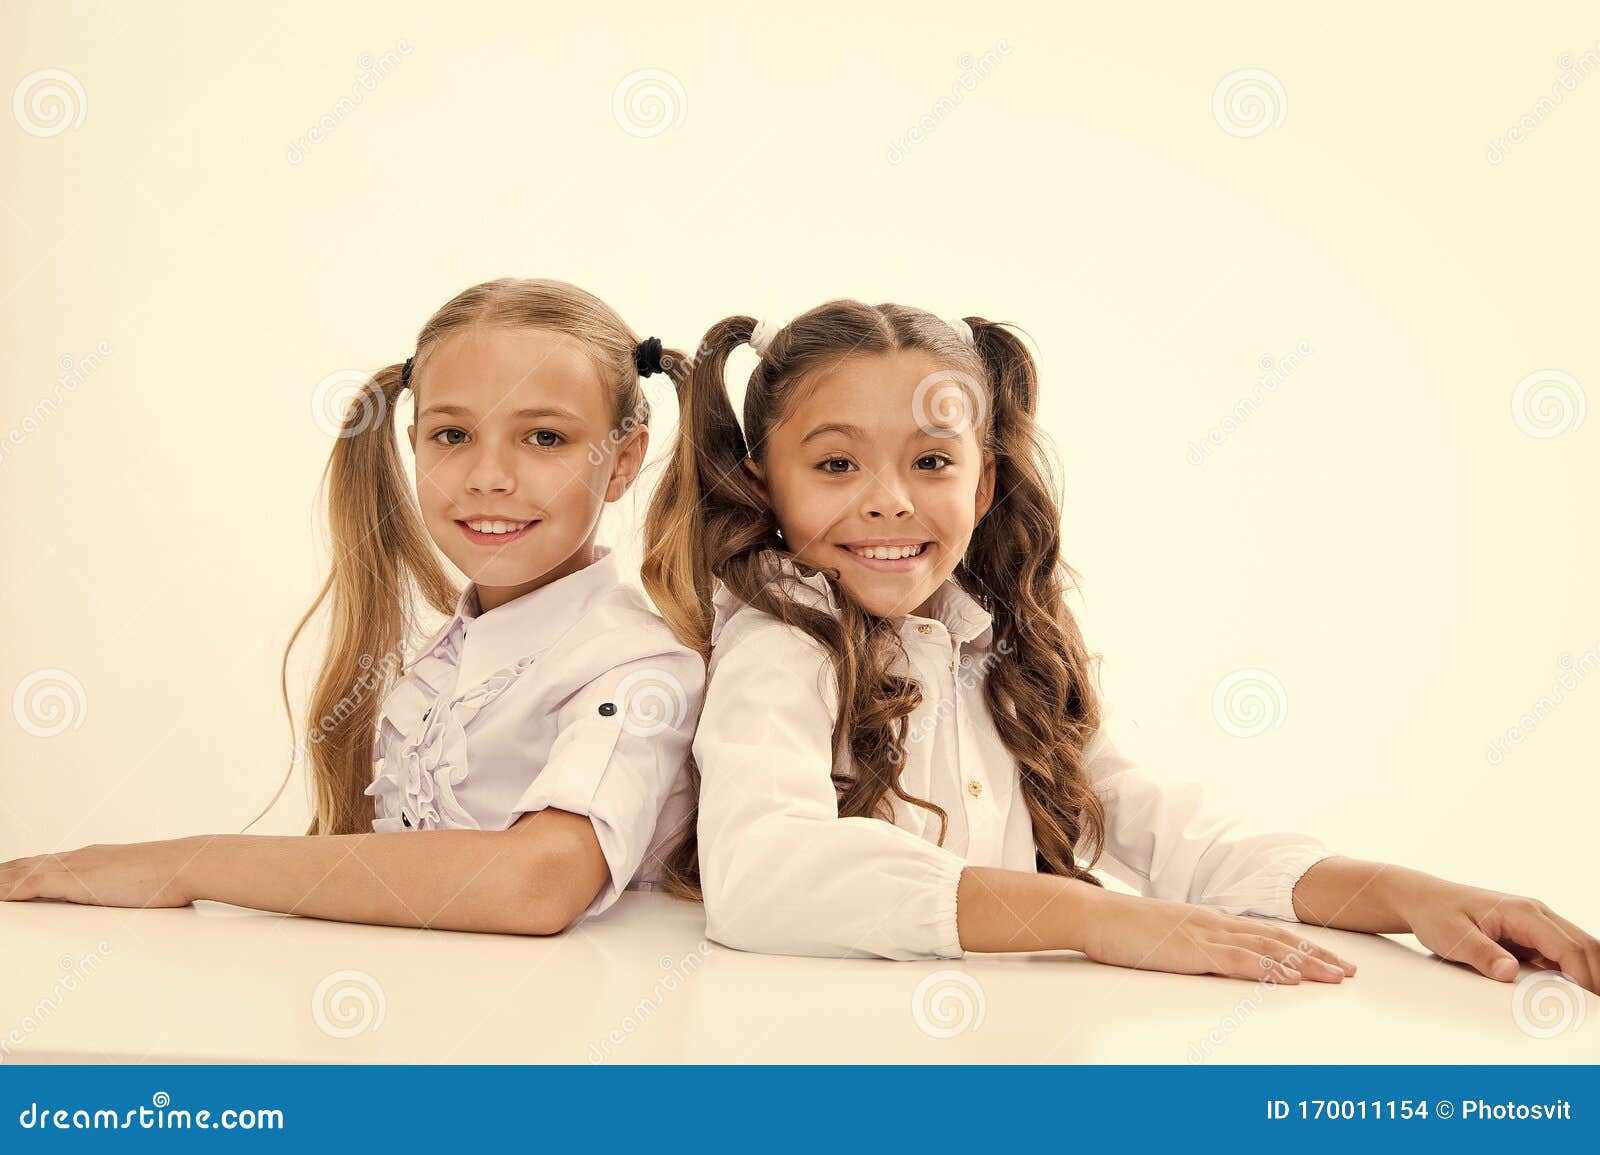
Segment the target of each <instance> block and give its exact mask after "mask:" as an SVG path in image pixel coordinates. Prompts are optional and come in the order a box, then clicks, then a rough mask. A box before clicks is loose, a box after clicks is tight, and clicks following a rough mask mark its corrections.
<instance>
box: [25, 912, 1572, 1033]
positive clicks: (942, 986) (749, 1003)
mask: <svg viewBox="0 0 1600 1155" xmlns="http://www.w3.org/2000/svg"><path fill="white" fill-rule="evenodd" d="M703 926H704V924H703V919H702V916H701V912H700V908H699V907H696V906H692V905H689V904H685V903H680V902H677V901H675V900H673V899H670V898H667V897H666V896H664V895H656V894H640V893H633V892H630V893H628V894H625V895H624V896H623V898H622V900H621V902H620V903H618V905H617V906H616V907H614V908H613V909H612V910H611V911H610V912H608V913H607V915H605V916H604V917H603V918H602V919H600V920H599V921H598V922H595V923H590V924H587V925H584V926H581V927H580V928H578V929H576V930H574V931H570V932H568V933H566V934H564V935H560V936H558V937H555V938H547V939H539V938H518V937H514V936H504V935H478V934H465V933H455V932H450V931H419V930H407V929H402V928H394V927H369V926H353V925H346V924H341V923H333V922H323V921H319V920H316V919H304V918H292V917H284V916H280V915H275V914H262V913H258V912H255V911H248V910H241V909H239V908H235V907H229V906H223V905H219V904H216V903H209V902H208V903H199V904H197V905H196V906H194V907H191V908H184V909H178V910H147V911H146V910H114V909H101V908H95V907H80V906H72V905H68V904H62V903H14V902H3V903H0V1043H4V1045H6V1046H8V1047H9V1050H6V1051H0V1055H3V1057H4V1059H5V1061H8V1062H30V1061H32V1062H62V1061H68V1062H99V1061H114V1062H132V1063H139V1062H190V1061H225V1062H252V1061H291V1062H296V1061H302V1062H364V1063H411V1062H425V1063H465V1062H490V1063H500V1062H557V1063H589V1062H594V1061H597V1060H599V1061H606V1062H629V1063H632V1062H685V1061H686V1062H697V1063H698V1062H879V1061H892V1062H913V1063H921V1062H965V1063H988V1062H1034V1061H1043V1062H1063V1063H1071V1062H1140V1063H1142V1062H1158V1063H1185V1062H1189V1061H1192V1060H1193V1059H1195V1058H1199V1059H1200V1061H1204V1062H1212V1063H1242V1062H1249V1063H1263V1062H1294V1063H1316V1062H1334V1063H1345V1062H1379V1063H1408V1062H1423V1063H1427V1062H1444V1063H1477V1062H1508V1063H1545V1062H1563V1063H1574V1062H1575V1063H1594V1062H1597V1061H1600V999H1597V998H1596V997H1595V996H1593V995H1589V994H1585V993H1583V992H1581V991H1577V988H1576V987H1575V985H1568V989H1569V990H1570V991H1576V992H1577V994H1578V995H1581V998H1582V1003H1583V1008H1582V1013H1583V1016H1584V1018H1583V1022H1582V1024H1581V1025H1579V1026H1577V1027H1576V1028H1573V1027H1569V1028H1567V1029H1565V1030H1563V1031H1562V1032H1561V1033H1559V1034H1556V1035H1554V1036H1552V1037H1548V1038H1540V1037H1535V1036H1534V1035H1531V1034H1529V1033H1528V1032H1526V1031H1525V1030H1524V1029H1523V1028H1522V1027H1521V1026H1519V1024H1518V1023H1517V1021H1516V1019H1515V1017H1514V1015H1513V1011H1512V999H1513V987H1512V986H1510V985H1507V984H1502V983H1496V982H1492V981H1490V980H1488V979H1484V978H1481V977H1478V976H1476V975H1474V974H1472V973H1470V972H1468V971H1466V970H1464V969H1462V968H1460V967H1459V966H1457V965H1455V964H1450V963H1443V962H1440V961H1439V960H1437V959H1434V958H1432V957H1431V956H1430V955H1428V954H1427V953H1426V952H1424V951H1423V950H1422V949H1421V948H1420V947H1419V946H1418V945H1417V944H1416V942H1415V940H1414V939H1412V938H1411V937H1410V936H1404V937H1398V938H1385V937H1381V936H1375V935H1363V934H1352V933H1349V932H1345V931H1332V930H1326V929H1321V928H1314V927H1313V928H1306V930H1307V933H1309V934H1310V935H1311V936H1313V937H1314V938H1315V939H1317V940H1318V941H1320V942H1323V943H1326V944H1327V945H1329V946H1331V947H1333V948H1334V949H1335V950H1337V951H1339V952H1340V953H1342V954H1344V955H1345V956H1346V957H1348V958H1350V959H1352V960H1354V961H1355V962H1356V963H1357V964H1359V967H1360V973H1359V974H1358V975H1357V977H1355V978H1354V979H1349V980H1346V981H1345V982H1344V983H1343V984H1341V985H1339V986H1328V985H1324V984H1321V983H1312V982H1306V983H1303V984H1301V985H1300V986H1298V987H1279V988H1276V989H1271V988H1267V987H1264V986H1260V985H1257V984H1252V983H1249V982H1244V981H1241V980H1229V979H1223V978H1217V977H1210V976H1202V977H1191V976H1181V975H1168V974H1160V973H1156V972H1149V971H1133V970H1127V969H1123V968H1118V967H1109V966H1101V965H1099V964H1096V963H1091V962H1089V961H1088V960H1086V959H1084V958H1083V957H1082V956H1080V955H1075V954H1067V953H1056V954H1037V955H1010V956H1005V955H969V956H968V957H967V958H966V959H964V960H961V961H957V962H945V963H909V962H887V961H882V960H876V959H860V960H857V959H850V960H830V959H802V958H780V957H769V956H761V955H751V954H744V953H741V952H738V951H732V950H728V949H726V948H724V947H721V946H716V945H714V944H709V943H706V942H705V940H704V939H703V937H702V931H703ZM100 944H104V945H103V947H102V946H101V945H100ZM338 972H355V973H354V974H353V975H352V976H351V977H350V978H349V979H348V980H347V981H343V980H339V979H338V978H335V979H334V980H333V986H334V987H335V988H338V987H341V986H342V987H343V989H344V990H345V992H346V995H348V996H352V997H343V996H341V995H340V994H339V993H337V990H335V991H334V993H330V994H328V995H325V996H324V997H323V998H322V999H321V1000H320V1003H319V1005H318V1006H317V1008H316V1009H314V1005H313V1000H314V996H315V994H316V992H317V990H318V987H319V984H323V983H324V982H325V980H328V979H329V976H336V975H337V973H338ZM939 972H946V973H944V974H942V975H940V977H939V978H938V979H936V980H931V981H933V982H934V983H935V984H936V986H935V988H934V991H933V994H932V995H931V998H930V1000H925V1002H927V1003H928V1005H929V1009H928V1010H927V1011H925V1012H924V1013H923V1014H922V1016H921V1017H922V1020H923V1022H924V1023H925V1024H926V1025H927V1026H928V1027H929V1028H930V1029H931V1033H930V1030H925V1029H923V1026H922V1025H919V1022H918V1015H917V1013H915V1012H914V1010H913V999H914V997H915V995H916V992H917V990H918V986H919V984H921V983H923V982H924V980H929V978H930V976H934V975H936V974H939ZM949 972H954V973H955V975H956V976H964V977H952V975H951V974H950V973H949ZM1525 973H1531V972H1527V971H1525ZM964 984H965V985H964ZM972 984H975V986H974V985H972ZM1567 997H1568V998H1569V999H1571V996H1567ZM380 998H381V1010H382V1018H381V1021H379V1020H378V1018H377V1008H378V1003H379V1000H380ZM980 1000H981V1004H982V1010H983V1018H982V1022H981V1023H978V1024H977V1025H975V1026H971V1027H969V1028H968V1029H966V1030H962V1031H959V1032H958V1033H954V1034H950V1035H949V1036H948V1037H940V1030H941V1026H942V1025H943V1024H946V1023H948V1024H950V1026H959V1020H960V1017H961V1012H962V1010H963V1008H964V1009H965V1010H967V1011H969V1012H971V1011H975V1010H976V1008H977V1006H978V1003H979V1002H980ZM52 1004H53V1005H52ZM941 1007H943V1008H944V1010H945V1012H947V1013H951V1014H953V1016H954V1020H955V1021H954V1022H952V1021H951V1020H950V1019H943V1018H941V1012H940V1008H941ZM1576 1011H1577V1007H1576V1002H1575V1000H1573V1001H1570V1002H1569V1004H1568V1006H1567V1007H1566V1008H1565V1013H1566V1014H1567V1015H1568V1016H1569V1017H1570V1016H1571V1015H1573V1014H1575V1013H1576ZM968 1017H969V1018H970V1017H972V1016H971V1015H970V1014H969V1016H968ZM944 1029H946V1030H948V1029H950V1027H949V1026H946V1027H944ZM11 1031H16V1032H17V1037H16V1038H13V1039H8V1038H7V1033H8V1032H11ZM613 1031H616V1032H617V1034H616V1035H615V1036H612V1035H611V1032H613ZM1213 1032H1215V1033H1214V1034H1213ZM1208 1035H1210V1036H1211V1037H1212V1039H1214V1040H1215V1041H1213V1042H1209V1043H1208V1042H1204V1040H1206V1039H1207V1036H1208ZM608 1036H610V1038H608ZM615 1040H620V1041H615Z"/></svg>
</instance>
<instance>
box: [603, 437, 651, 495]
mask: <svg viewBox="0 0 1600 1155" xmlns="http://www.w3.org/2000/svg"><path fill="white" fill-rule="evenodd" d="M649 449H650V430H649V428H648V427H647V426H644V425H641V426H639V428H638V429H636V430H635V431H634V432H633V435H632V436H631V437H629V438H628V439H627V440H626V441H624V442H623V443H622V444H621V445H620V446H618V447H617V452H616V454H615V456H614V457H613V459H612V460H613V462H614V464H613V465H612V466H611V477H610V479H609V480H608V481H607V482H606V500H607V501H616V500H617V499H618V498H620V497H621V496H622V495H623V494H624V493H627V492H628V490H629V489H630V488H631V487H632V486H633V483H634V481H635V480H636V479H637V478H638V476H639V471H640V470H641V469H643V468H644V458H645V454H646V453H647V452H648V451H649Z"/></svg>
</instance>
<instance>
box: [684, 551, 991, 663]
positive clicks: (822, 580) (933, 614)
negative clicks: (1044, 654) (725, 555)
mask: <svg viewBox="0 0 1600 1155" xmlns="http://www.w3.org/2000/svg"><path fill="white" fill-rule="evenodd" d="M759 564H760V567H761V570H762V572H764V573H765V574H766V575H767V581H768V582H769V583H770V582H772V581H773V580H775V579H777V578H778V577H779V575H782V576H783V578H784V580H785V588H786V589H787V590H788V592H789V594H790V596H792V597H793V598H795V600H797V601H800V602H802V603H804V604H807V605H810V606H812V607H813V608H815V609H820V610H823V611H825V612H827V613H830V614H837V613H838V612H839V602H838V597H837V595H836V594H835V593H834V590H833V586H832V584H831V583H830V582H829V581H828V579H827V578H826V577H825V576H824V575H822V574H820V573H812V574H806V573H802V572H800V568H799V567H798V566H797V565H796V564H795V561H794V557H793V555H792V554H788V553H785V552H783V551H781V550H774V549H767V550H763V551H762V552H761V554H760V555H759ZM743 604H744V603H743V602H742V601H741V600H740V599H739V597H738V595H737V594H735V593H734V592H733V591H732V590H731V589H729V588H728V587H727V586H726V585H723V584H722V583H720V582H719V583H718V584H717V589H716V592H715V593H714V594H712V596H711V608H712V624H711V644H712V645H716V642H717V638H718V637H719V636H720V635H721V633H722V627H723V626H724V625H726V624H727V622H728V619H729V618H731V617H732V616H733V615H734V613H736V612H737V611H738V609H739V607H740V606H742V605H743ZM928 611H929V615H930V616H927V617H923V616H919V615H916V614H907V615H906V616H905V617H904V618H903V619H901V626H900V629H901V632H902V634H904V633H905V632H907V631H908V630H912V629H915V627H916V626H917V625H918V624H920V623H926V622H929V621H937V622H938V623H939V624H941V625H942V626H944V628H945V629H946V630H948V631H949V633H950V637H951V639H952V640H953V641H955V642H957V643H958V644H961V645H973V646H984V645H987V644H988V642H989V639H990V636H991V632H992V625H993V622H994V617H993V615H992V614H990V613H989V611H988V610H986V609H984V608H983V606H981V605H980V604H979V603H978V600H977V599H976V598H974V597H973V596H972V595H971V594H969V593H968V592H967V591H966V590H964V589H962V588H961V583H960V582H958V581H956V579H955V576H954V575H953V574H952V575H951V576H950V577H947V578H946V579H945V580H944V584H942V585H941V586H940V587H939V588H938V589H937V590H935V591H934V594H933V597H932V598H930V599H929V602H928Z"/></svg>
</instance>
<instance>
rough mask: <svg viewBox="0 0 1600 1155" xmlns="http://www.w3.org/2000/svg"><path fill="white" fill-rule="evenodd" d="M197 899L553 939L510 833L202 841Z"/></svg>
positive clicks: (191, 875)
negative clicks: (544, 936) (536, 934)
mask: <svg viewBox="0 0 1600 1155" xmlns="http://www.w3.org/2000/svg"><path fill="white" fill-rule="evenodd" d="M185 841H187V842H188V843H190V844H191V846H190V847H186V849H191V850H192V854H190V855H189V856H188V862H187V865H186V866H185V867H184V868H183V872H182V879H181V881H182V885H183V887H184V890H185V891H186V893H188V895H189V896H190V897H191V898H195V899H212V900H214V901H217V902H227V903H232V904H234V905H235V906H247V907H251V908H252V909H255V910H272V911H278V912H280V913H284V914H300V915H307V916H309V917H313V918H326V919H336V920H338V921H340V922H363V923H377V924H382V925H386V926H416V927H433V928H437V929H440V930H468V931H488V932H499V933H505V934H528V933H550V932H551V930H553V929H559V927H555V928H551V927H547V926H545V925H543V924H544V921H545V920H544V919H543V918H542V916H541V915H540V913H539V912H538V910H537V909H536V907H537V905H538V904H537V903H535V902H534V899H533V896H534V893H535V889H534V886H533V879H532V878H531V875H532V874H533V873H534V872H535V871H537V870H538V869H539V864H538V863H536V862H534V861H532V858H533V853H532V844H531V842H530V840H528V839H526V838H522V839H513V838H510V837H508V836H507V832H505V831H481V830H420V831H413V832H408V833H393V834H391V833H384V834H339V835H315V836H310V835H302V836H283V837H279V836H273V835H259V834H222V835H200V836H198V837H195V838H191V839H187V840H185Z"/></svg>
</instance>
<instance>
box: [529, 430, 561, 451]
mask: <svg viewBox="0 0 1600 1155" xmlns="http://www.w3.org/2000/svg"><path fill="white" fill-rule="evenodd" d="M545 438H549V440H548V441H547V440H545ZM565 440H566V438H564V437H562V436H561V434H559V433H557V432H556V431H555V430H554V429H535V430H534V431H533V443H534V444H535V445H537V446H538V447H539V448H540V449H554V448H555V447H556V446H558V445H560V444H561V443H562V442H563V441H565Z"/></svg>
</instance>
